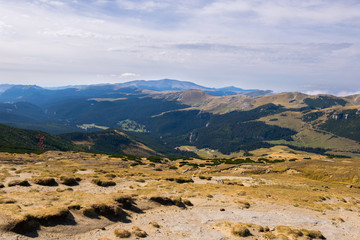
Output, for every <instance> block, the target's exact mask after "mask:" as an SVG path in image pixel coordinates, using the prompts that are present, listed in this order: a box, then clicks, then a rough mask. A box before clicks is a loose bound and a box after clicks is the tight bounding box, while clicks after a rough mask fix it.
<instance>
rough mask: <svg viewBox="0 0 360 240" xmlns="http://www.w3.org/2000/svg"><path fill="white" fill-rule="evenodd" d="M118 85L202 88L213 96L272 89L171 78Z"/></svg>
mask: <svg viewBox="0 0 360 240" xmlns="http://www.w3.org/2000/svg"><path fill="white" fill-rule="evenodd" d="M119 85H120V86H126V87H136V88H143V89H149V90H154V91H160V92H162V91H184V90H190V89H193V90H202V91H204V92H206V93H209V94H211V95H214V96H226V95H232V94H244V93H251V92H257V94H256V95H257V96H259V95H266V94H270V93H272V91H269V90H267V91H260V90H259V89H247V90H246V89H242V88H237V87H234V86H230V87H224V88H209V87H204V86H200V85H198V84H195V83H192V82H186V81H179V80H173V79H162V80H148V81H145V80H136V81H131V82H126V83H120V84H119Z"/></svg>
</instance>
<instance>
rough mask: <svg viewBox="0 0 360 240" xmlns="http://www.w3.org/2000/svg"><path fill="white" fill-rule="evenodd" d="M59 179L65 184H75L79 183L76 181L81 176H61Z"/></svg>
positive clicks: (79, 179)
mask: <svg viewBox="0 0 360 240" xmlns="http://www.w3.org/2000/svg"><path fill="white" fill-rule="evenodd" d="M60 181H61V183H62V184H64V185H66V186H76V185H79V183H78V182H79V181H81V178H74V177H66V176H61V177H60Z"/></svg>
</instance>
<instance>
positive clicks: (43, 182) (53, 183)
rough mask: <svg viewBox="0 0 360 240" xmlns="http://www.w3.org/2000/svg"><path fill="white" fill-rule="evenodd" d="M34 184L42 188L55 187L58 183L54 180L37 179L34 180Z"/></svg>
mask: <svg viewBox="0 0 360 240" xmlns="http://www.w3.org/2000/svg"><path fill="white" fill-rule="evenodd" d="M34 183H35V184H38V185H42V186H57V185H58V183H57V182H56V181H55V179H54V178H38V179H35V180H34Z"/></svg>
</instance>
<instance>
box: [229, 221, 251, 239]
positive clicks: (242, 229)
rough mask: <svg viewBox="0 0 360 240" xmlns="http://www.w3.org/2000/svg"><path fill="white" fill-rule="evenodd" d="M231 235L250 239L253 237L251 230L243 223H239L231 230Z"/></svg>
mask: <svg viewBox="0 0 360 240" xmlns="http://www.w3.org/2000/svg"><path fill="white" fill-rule="evenodd" d="M231 233H232V234H233V235H235V236H238V237H248V236H250V235H251V233H250V230H249V229H248V228H247V227H246V226H245V225H244V224H242V223H238V224H236V225H234V226H233V227H232V228H231Z"/></svg>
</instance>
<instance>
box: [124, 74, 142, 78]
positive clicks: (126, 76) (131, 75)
mask: <svg viewBox="0 0 360 240" xmlns="http://www.w3.org/2000/svg"><path fill="white" fill-rule="evenodd" d="M139 76H140V75H139V74H136V73H122V74H121V75H120V77H121V78H134V77H139Z"/></svg>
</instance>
